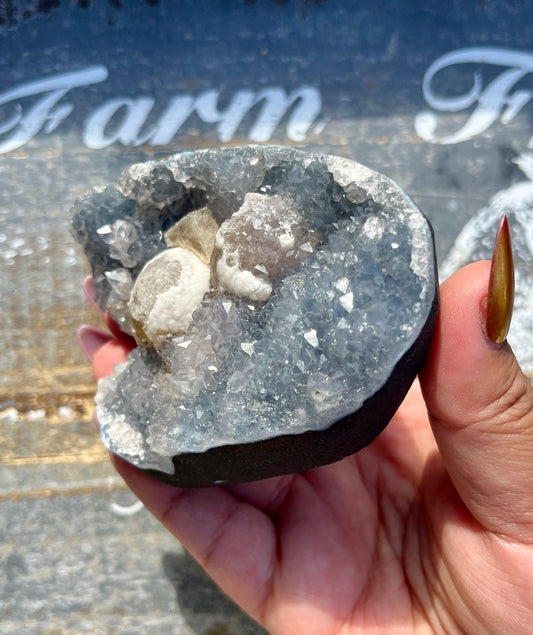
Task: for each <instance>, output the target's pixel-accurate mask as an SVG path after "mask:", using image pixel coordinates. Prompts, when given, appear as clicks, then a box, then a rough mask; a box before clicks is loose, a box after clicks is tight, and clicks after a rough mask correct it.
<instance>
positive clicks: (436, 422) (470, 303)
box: [420, 262, 533, 542]
mask: <svg viewBox="0 0 533 635" xmlns="http://www.w3.org/2000/svg"><path fill="white" fill-rule="evenodd" d="M489 272H490V263H489V262H478V263H475V264H473V265H469V266H468V267H465V268H464V269H461V270H460V271H458V272H457V273H456V274H455V275H453V276H451V277H450V278H449V279H448V280H447V281H446V282H444V283H443V284H442V286H441V310H440V314H439V321H438V324H437V329H436V332H435V339H434V342H433V345H432V349H431V352H430V354H429V356H428V359H427V361H426V364H425V366H424V369H423V371H422V373H421V376H420V380H421V385H422V390H423V392H424V398H425V400H426V405H427V408H428V413H429V417H430V421H431V424H432V427H433V433H434V435H435V438H436V440H437V444H438V446H439V450H440V453H441V457H442V460H443V462H444V466H445V468H446V470H447V471H448V474H449V476H450V477H451V479H452V481H453V483H454V485H455V488H456V489H457V491H458V493H459V495H460V496H461V498H462V500H463V502H464V503H465V505H466V507H467V508H468V509H469V511H470V513H471V514H472V515H473V516H474V518H476V520H477V521H478V522H479V523H481V524H482V526H484V527H485V528H487V529H488V530H490V531H493V532H497V533H500V534H504V535H507V536H509V537H510V538H513V539H517V540H521V541H525V542H528V541H533V387H532V386H531V384H530V382H529V380H528V378H527V377H525V375H524V374H523V373H522V371H521V370H520V367H519V365H518V363H517V361H516V359H515V356H514V355H513V352H512V350H511V348H510V347H509V345H508V344H507V343H506V342H504V343H502V344H497V345H496V344H493V343H492V342H491V341H490V340H489V339H488V338H487V336H486V334H485V333H486V331H485V323H486V308H485V307H486V303H487V294H488V280H489Z"/></svg>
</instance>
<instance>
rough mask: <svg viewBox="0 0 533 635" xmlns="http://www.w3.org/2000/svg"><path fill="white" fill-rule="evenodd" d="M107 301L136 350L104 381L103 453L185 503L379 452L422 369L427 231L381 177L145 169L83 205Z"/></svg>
mask: <svg viewBox="0 0 533 635" xmlns="http://www.w3.org/2000/svg"><path fill="white" fill-rule="evenodd" d="M72 227H73V233H74V235H75V238H76V240H77V241H78V242H79V243H80V244H81V245H82V246H83V248H84V250H85V253H86V255H87V257H88V259H89V261H90V263H91V267H92V271H93V276H94V282H95V292H96V300H97V302H98V304H99V305H100V307H101V308H102V309H103V310H104V311H107V312H108V313H110V315H111V316H112V317H113V318H114V319H115V320H116V321H117V323H118V324H119V325H120V328H121V329H122V330H123V331H124V332H125V333H130V334H133V335H134V336H135V338H136V339H137V342H138V344H139V346H138V347H137V348H136V349H135V350H134V351H132V352H131V353H130V355H129V357H128V360H127V361H126V362H125V363H124V364H122V365H120V366H119V367H117V368H116V369H115V373H114V375H113V376H111V377H107V378H105V379H103V380H101V381H100V382H99V385H98V393H97V397H96V404H97V415H98V419H99V421H100V425H101V432H102V437H103V439H104V442H105V444H106V445H107V447H108V448H109V449H110V450H112V451H113V452H115V453H116V454H118V455H120V456H122V457H123V458H125V459H126V460H127V461H129V462H131V463H133V464H134V465H137V466H139V467H141V468H143V469H145V470H148V471H150V472H151V473H153V474H154V475H155V476H157V477H158V478H160V479H162V480H164V481H167V482H170V483H173V484H175V485H179V486H185V487H198V486H207V485H212V484H217V483H228V482H244V481H251V480H257V479H261V478H266V477H269V476H274V475H278V474H283V473H288V472H298V471H302V470H306V469H310V468H313V467H317V466H319V465H323V464H326V463H330V462H333V461H336V460H338V459H341V458H343V457H344V456H347V455H349V454H351V453H353V452H356V451H357V450H359V449H361V448H362V447H364V446H366V445H367V444H368V443H370V442H371V441H372V440H373V439H374V438H375V437H376V436H377V434H379V432H381V430H382V429H383V428H384V427H385V426H386V424H387V423H388V421H389V420H390V418H391V417H392V415H393V414H394V412H395V410H396V409H397V407H398V406H399V404H400V403H401V401H402V399H403V397H404V396H405V393H406V392H407V390H408V388H409V386H410V385H411V383H412V381H413V379H414V378H415V376H416V373H417V371H418V369H419V367H420V364H421V363H422V361H423V358H424V355H425V353H426V351H427V348H428V346H429V344H430V341H431V336H432V333H433V330H434V326H435V322H436V314H437V306H438V293H437V279H436V266H435V256H434V246H433V236H432V231H431V228H430V226H429V223H428V221H427V219H426V218H425V217H424V216H423V214H422V213H421V212H420V211H419V210H418V209H417V208H416V207H415V206H414V205H413V203H412V202H411V201H410V200H409V199H408V198H407V197H406V196H405V195H404V194H403V193H402V192H401V190H400V189H399V188H398V187H397V186H396V185H395V184H394V183H393V182H392V181H390V180H389V179H387V178H386V177H384V176H382V175H380V174H378V173H377V172H374V171H373V170H370V169H369V168H366V167H364V166H362V165H360V164H358V163H355V162H353V161H349V160H347V159H343V158H340V157H333V156H327V155H322V154H315V153H308V152H304V151H301V150H296V149H291V148H281V147H274V146H265V147H259V146H247V147H241V148H226V149H215V150H202V151H196V152H186V153H183V154H179V155H176V156H173V157H170V158H169V159H166V160H164V161H157V162H156V161H154V162H149V163H145V164H137V165H134V166H132V167H131V168H129V169H128V170H126V171H125V172H124V173H123V175H122V176H121V177H120V179H119V180H118V181H117V183H115V184H112V185H109V186H107V187H106V188H103V189H102V188H100V189H97V190H93V191H92V192H90V193H88V194H87V195H86V196H85V197H83V198H82V199H81V200H80V201H78V203H77V204H76V205H75V207H74V211H73V221H72Z"/></svg>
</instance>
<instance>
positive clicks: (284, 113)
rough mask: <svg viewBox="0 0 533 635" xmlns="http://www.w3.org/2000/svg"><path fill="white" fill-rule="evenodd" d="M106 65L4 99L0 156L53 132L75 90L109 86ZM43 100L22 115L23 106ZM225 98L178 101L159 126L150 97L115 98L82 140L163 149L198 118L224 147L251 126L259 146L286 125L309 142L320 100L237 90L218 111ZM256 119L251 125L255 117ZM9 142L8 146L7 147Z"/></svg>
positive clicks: (312, 94)
mask: <svg viewBox="0 0 533 635" xmlns="http://www.w3.org/2000/svg"><path fill="white" fill-rule="evenodd" d="M107 77H108V71H107V68H106V67H105V66H93V67H90V68H87V69H85V70H82V71H76V72H71V73H63V74H61V75H55V76H53V77H49V78H47V79H41V80H37V81H34V82H29V83H27V84H24V85H22V86H19V87H17V88H14V89H12V90H8V91H6V92H4V93H2V94H0V107H2V106H3V107H4V108H6V107H9V108H11V109H12V110H11V112H9V114H8V116H7V117H6V119H5V121H3V122H2V121H1V120H0V154H2V153H5V152H10V151H12V150H15V149H17V148H19V147H21V146H22V145H24V144H25V143H27V142H28V141H30V139H32V138H33V137H34V136H35V135H37V134H38V133H39V132H41V131H43V132H44V133H45V134H48V133H50V132H53V131H54V130H55V129H56V128H57V127H58V125H59V124H60V123H61V122H63V121H64V120H65V119H66V118H67V117H68V116H69V115H70V114H71V112H72V111H73V109H74V105H73V104H71V103H59V102H60V100H61V99H62V98H63V97H64V96H65V95H66V94H67V93H68V92H69V91H70V90H72V89H73V88H79V87H82V86H89V85H91V84H96V83H99V82H103V81H105V80H106V79H107ZM30 97H37V101H36V102H35V100H33V102H32V103H31V104H30V105H29V106H27V105H26V103H25V102H24V106H25V107H26V111H25V110H24V108H23V104H22V103H21V101H22V100H26V98H30ZM219 98H220V91H218V90H206V91H204V92H202V93H200V94H199V95H197V96H196V97H193V96H191V95H176V96H173V97H171V99H170V100H169V102H168V104H167V106H166V108H165V109H164V110H163V112H162V114H161V115H160V116H159V118H158V120H157V121H156V122H155V123H151V124H149V123H147V122H148V119H149V115H150V113H151V112H152V111H153V109H154V106H155V103H156V102H155V99H154V98H153V97H151V96H149V95H148V96H141V97H117V98H115V99H110V100H108V101H106V102H104V103H103V104H102V105H100V106H98V107H97V108H96V109H95V110H93V111H92V112H91V113H90V114H89V116H88V117H87V120H86V122H85V125H84V128H83V131H82V139H83V142H84V143H85V145H86V146H87V147H89V148H91V149H102V148H106V147H108V146H110V145H113V144H115V143H120V144H122V145H125V146H140V145H151V146H164V145H168V144H170V143H171V142H172V140H173V139H174V137H175V136H176V134H178V132H180V130H181V129H182V127H183V126H184V124H185V123H186V122H187V120H188V119H189V118H190V117H191V116H192V115H196V116H197V118H199V119H200V120H201V121H202V122H204V123H206V124H214V125H215V126H216V132H217V135H218V138H219V140H220V141H222V142H228V141H231V139H232V138H233V136H234V135H235V134H236V133H237V131H238V129H239V127H241V126H243V125H244V122H245V120H246V121H252V123H251V124H250V127H249V129H248V131H247V133H245V132H243V135H245V136H247V138H248V139H250V140H251V141H255V142H262V141H268V140H269V139H270V138H271V137H272V136H273V134H274V133H275V131H276V128H277V127H278V126H279V125H280V124H281V122H282V121H283V120H284V119H286V135H287V137H288V138H289V139H291V140H292V141H304V140H305V139H306V137H307V135H308V134H309V131H310V129H311V126H312V125H313V123H314V122H315V121H316V119H317V117H318V116H319V115H320V112H321V109H322V98H321V95H320V92H319V90H318V89H316V88H314V87H312V86H301V87H300V88H297V89H295V90H293V91H292V92H291V93H287V92H286V91H285V90H284V89H283V88H280V87H277V86H273V87H267V88H263V89H261V90H259V91H254V90H250V89H243V90H238V91H237V92H236V93H235V94H234V95H233V97H232V98H231V99H230V100H229V103H228V105H227V106H225V107H224V108H222V109H221V108H219V105H218V104H219ZM252 110H253V112H254V113H256V114H255V118H254V119H253V120H251V111H252ZM2 137H3V140H2Z"/></svg>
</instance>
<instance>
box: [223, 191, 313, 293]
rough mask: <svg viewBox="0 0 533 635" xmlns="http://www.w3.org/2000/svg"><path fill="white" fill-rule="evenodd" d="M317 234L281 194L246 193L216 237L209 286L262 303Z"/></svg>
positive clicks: (307, 252)
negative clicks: (276, 282) (211, 284)
mask: <svg viewBox="0 0 533 635" xmlns="http://www.w3.org/2000/svg"><path fill="white" fill-rule="evenodd" d="M317 242H318V237H317V235H316V233H315V232H314V231H313V230H312V229H310V228H309V225H308V223H307V221H306V219H305V218H304V217H303V216H302V214H301V213H300V211H299V210H298V209H297V207H296V205H295V204H294V203H293V202H292V201H291V200H290V199H287V198H286V197H281V196H277V195H265V194H258V193H248V194H246V195H245V197H244V203H243V204H242V206H241V207H240V209H239V210H238V211H236V212H235V213H234V214H233V215H232V216H231V217H230V218H228V219H227V220H225V221H224V222H223V223H222V224H221V226H220V228H219V230H218V233H217V235H216V240H215V250H214V253H213V266H212V271H213V285H214V287H215V289H216V290H217V291H218V292H219V293H223V292H228V293H232V294H234V295H237V296H239V297H243V298H247V299H250V300H253V301H256V302H266V301H267V300H268V298H269V297H270V295H271V293H272V283H273V282H275V281H276V280H280V279H282V278H283V277H284V276H285V275H286V274H287V272H288V271H289V270H290V269H292V268H293V267H295V266H296V265H298V264H300V263H301V262H303V261H304V260H305V258H307V256H309V255H310V254H312V253H313V252H314V250H315V246H316V244H317Z"/></svg>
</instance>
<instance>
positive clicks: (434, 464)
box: [115, 384, 503, 635]
mask: <svg viewBox="0 0 533 635" xmlns="http://www.w3.org/2000/svg"><path fill="white" fill-rule="evenodd" d="M115 462H116V465H117V467H118V469H119V471H121V472H122V473H123V475H124V476H125V478H126V480H127V481H128V482H129V484H130V486H131V487H132V488H133V489H134V491H136V492H137V493H138V495H139V496H140V498H141V499H144V500H145V504H146V505H147V506H148V507H149V508H151V509H152V511H153V512H154V514H155V515H156V516H158V517H159V518H160V520H161V521H162V522H163V523H164V524H165V525H166V526H167V528H168V529H169V530H170V531H171V532H173V533H175V534H176V536H177V537H178V538H179V539H180V540H181V541H182V542H183V544H184V545H185V547H186V548H188V549H189V550H190V551H191V552H192V554H193V555H194V556H195V557H196V558H197V559H198V560H199V561H200V563H201V564H202V565H203V566H204V567H205V568H206V570H207V571H208V572H209V574H210V575H211V576H212V577H213V578H214V579H215V581H217V582H218V583H219V584H220V586H221V587H222V588H223V589H224V590H225V591H226V592H227V593H228V594H229V595H230V596H231V597H233V599H234V600H235V601H237V603H239V604H240V605H241V606H242V607H243V608H244V609H245V610H246V611H247V612H248V613H250V614H251V615H252V616H253V617H254V618H255V619H257V620H258V621H259V622H260V623H262V624H263V625H265V626H266V627H267V628H268V629H269V631H271V632H274V633H291V634H293V633H305V634H306V635H310V634H313V633H318V634H320V635H327V634H329V633H332V634H333V633H335V634H336V633H357V632H360V631H365V632H370V631H372V630H375V631H377V632H391V631H392V629H400V630H401V631H402V632H404V631H405V632H415V631H418V630H424V628H426V629H427V628H428V627H429V630H430V631H435V632H439V631H441V630H443V631H445V632H449V631H450V630H452V631H453V630H455V629H457V630H459V631H460V630H461V627H459V626H458V625H457V619H458V617H459V618H460V620H459V621H460V622H462V623H463V624H464V623H465V622H466V623H467V624H468V623H470V624H471V625H472V628H474V631H473V632H478V631H477V629H483V628H484V627H483V624H486V623H485V618H483V617H482V616H483V615H484V614H485V615H487V614H488V613H490V607H489V608H487V604H486V603H487V597H486V596H484V595H483V593H481V594H479V589H478V588H477V586H476V584H477V583H476V581H475V579H474V575H475V572H474V575H472V573H473V570H472V569H470V568H469V567H466V568H465V567H464V564H465V563H464V562H463V561H461V560H460V553H461V551H463V550H465V549H466V550H468V551H469V558H470V559H471V561H472V562H473V563H475V562H476V561H477V560H478V559H479V562H482V561H483V560H484V559H485V558H486V544H485V542H484V541H483V540H479V536H477V535H476V534H478V532H479V531H483V530H482V529H481V528H479V527H477V525H476V523H475V521H473V519H472V518H471V517H470V516H469V514H468V512H467V511H466V510H465V508H464V507H463V505H462V502H461V500H460V498H459V496H458V494H457V493H456V491H455V489H454V488H453V486H452V485H451V483H450V481H449V478H448V477H447V475H446V473H445V471H444V469H443V467H442V465H441V463H440V459H439V456H438V452H437V447H436V444H435V441H434V438H433V435H432V433H431V428H430V426H429V423H428V419H427V414H426V409H425V405H424V402H423V400H422V396H421V393H420V389H419V387H418V384H416V385H415V386H414V387H413V389H412V390H411V392H410V393H409V395H408V397H407V398H406V400H405V402H404V403H403V405H402V407H401V408H400V410H399V411H398V412H397V414H396V415H395V417H394V419H393V421H392V422H391V423H390V424H389V426H388V427H387V428H386V430H385V432H384V433H382V434H381V435H380V437H378V439H377V440H376V441H375V442H374V443H373V444H372V445H371V446H370V447H368V448H366V449H365V450H363V451H361V452H360V453H358V454H356V455H354V456H351V457H348V458H347V459H345V460H343V461H340V462H338V463H335V464H333V465H329V466H325V467H322V468H319V469H316V470H312V471H309V472H306V473H303V474H297V475H291V476H284V477H278V478H274V479H269V480H266V481H262V482H258V483H251V484H245V485H238V486H232V487H228V488H211V489H207V490H184V491H182V490H175V489H174V488H171V487H168V486H163V485H161V484H159V483H155V482H154V481H152V480H151V479H150V478H149V477H147V476H145V475H144V474H142V473H140V472H138V471H137V470H135V469H134V468H132V467H131V466H129V465H126V464H125V463H123V462H121V461H120V460H118V461H117V460H116V459H115ZM459 546H460V549H459V550H458V551H457V553H454V550H455V549H456V548H458V547H459ZM471 549H472V550H471ZM496 564H497V563H496ZM458 588H459V589H462V593H464V595H462V597H459V595H458V590H457V589H458ZM478 594H479V595H478ZM495 599H496V600H497V601H498V602H499V603H500V606H501V605H502V601H503V598H502V597H501V596H500V597H497V598H495ZM456 603H459V604H460V605H461V611H462V614H461V615H460V616H458V615H457V606H456ZM454 613H455V616H454ZM487 619H490V618H487ZM454 620H455V621H454ZM489 623H490V622H489Z"/></svg>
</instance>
